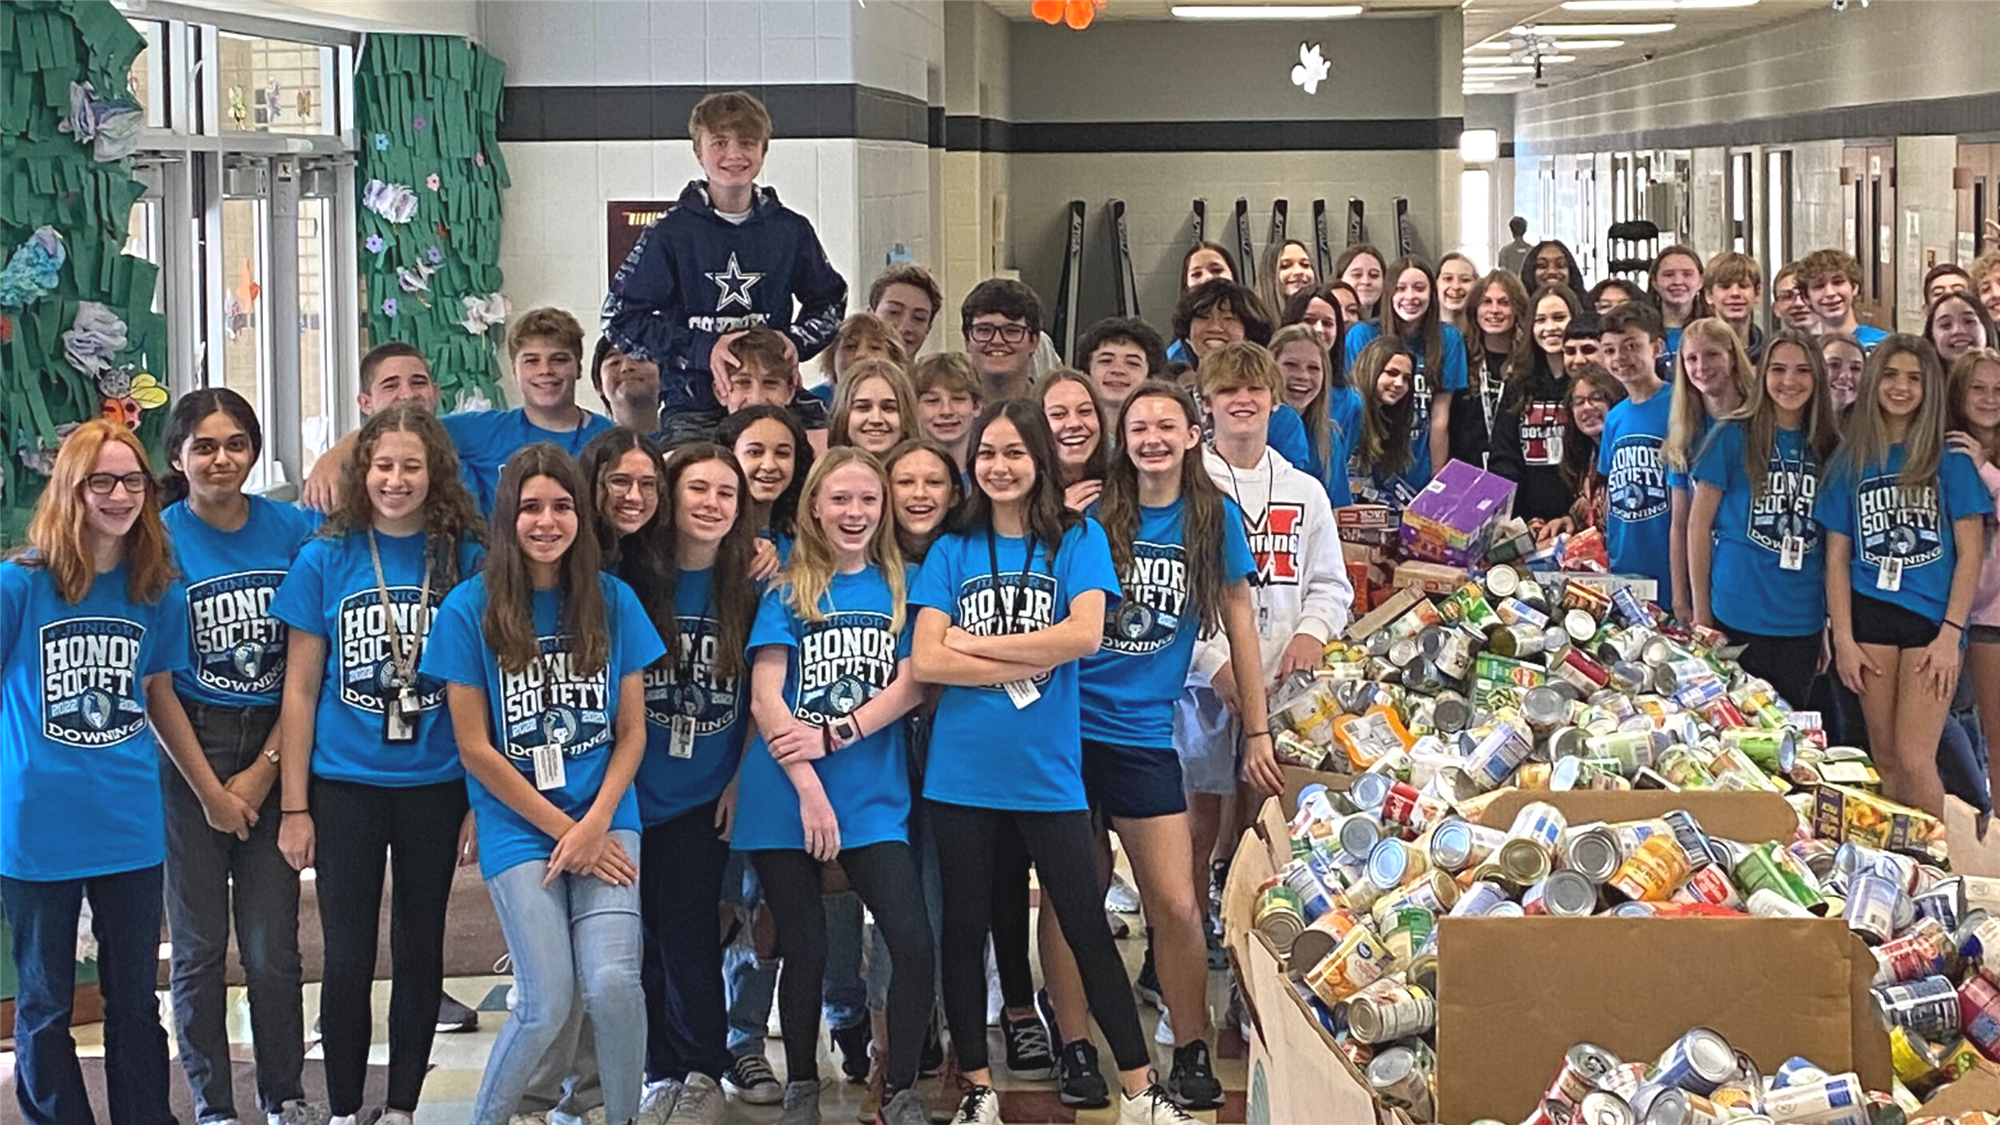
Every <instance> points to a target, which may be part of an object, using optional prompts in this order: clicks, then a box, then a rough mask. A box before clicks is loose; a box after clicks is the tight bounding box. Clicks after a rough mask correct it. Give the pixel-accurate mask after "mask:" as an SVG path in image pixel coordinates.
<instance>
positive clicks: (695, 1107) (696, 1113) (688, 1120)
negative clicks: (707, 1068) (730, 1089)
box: [667, 1074, 729, 1125]
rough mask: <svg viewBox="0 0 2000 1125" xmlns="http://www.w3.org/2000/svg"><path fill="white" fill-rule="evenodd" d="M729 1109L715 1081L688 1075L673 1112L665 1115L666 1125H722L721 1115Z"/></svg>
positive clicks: (726, 1097) (676, 1099) (707, 1077)
mask: <svg viewBox="0 0 2000 1125" xmlns="http://www.w3.org/2000/svg"><path fill="white" fill-rule="evenodd" d="M728 1108H729V1096H728V1095H727V1094H724V1093H723V1092H722V1087H721V1086H720V1085H717V1084H716V1081H715V1079H713V1078H710V1077H709V1076H708V1075H706V1074H690V1075H688V1076H687V1081H686V1082H683V1083H682V1084H681V1096H680V1097H678V1098H675V1099H674V1111H673V1112H672V1113H670V1114H668V1115H667V1125H722V1114H723V1112H724V1111H725V1110H727V1109H728Z"/></svg>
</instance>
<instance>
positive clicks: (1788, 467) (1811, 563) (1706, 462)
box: [1693, 422, 1826, 637]
mask: <svg viewBox="0 0 2000 1125" xmlns="http://www.w3.org/2000/svg"><path fill="white" fill-rule="evenodd" d="M1743 441H1744V434H1743V426H1742V424H1741V423H1739V422H1724V423H1722V425H1721V426H1719V427H1717V429H1716V431H1715V434H1714V436H1713V437H1711V438H1710V439H1709V440H1708V445H1707V447H1706V448H1705V449H1703V450H1702V451H1701V456H1700V458H1699V459H1697V460H1696V461H1695V463H1694V472H1693V475H1694V479H1695V481H1696V482H1697V483H1699V484H1707V485H1713V486H1714V487H1716V488H1717V489H1719V490H1721V492H1722V503H1721V505H1720V506H1719V507H1718V508H1717V509H1716V512H1715V545H1714V547H1713V548H1712V549H1711V550H1710V552H1709V567H1708V601H1709V608H1710V609H1711V610H1712V611H1713V612H1714V614H1715V617H1716V619H1717V620H1718V621H1721V622H1723V623H1725V624H1727V625H1729V626H1733V627H1735V628H1738V629H1743V630H1746V631H1748V632H1751V633H1760V634H1763V635H1764V636H1771V637H1803V636H1807V635H1809V634H1816V633H1818V632H1819V631H1820V630H1821V629H1822V628H1824V627H1825V626H1826V552H1825V551H1823V550H1821V548H1820V540H1819V524H1818V523H1816V522H1814V521H1813V499H1814V497H1815V496H1816V495H1817V493H1818V492H1819V462H1818V460H1817V459H1816V458H1815V457H1814V456H1813V452H1812V448H1811V447H1810V446H1808V445H1807V444H1806V436H1805V434H1804V433H1802V432H1800V431H1798V430H1779V431H1778V432H1777V441H1776V448H1775V449H1773V450H1772V451H1771V456H1770V461H1769V465H1768V466H1767V468H1766V470H1765V474H1764V482H1763V483H1764V492H1763V495H1762V496H1759V497H1757V498H1756V500H1755V502H1754V503H1753V502H1752V499H1751V492H1752V488H1751V481H1750V479H1749V478H1748V477H1746V476H1745V475H1744V473H1743ZM1788 536H1797V537H1798V538H1799V540H1800V542H1801V543H1802V544H1803V545H1804V549H1805V553H1804V555H1803V556H1801V559H1800V563H1801V565H1800V567H1799V569H1797V570H1786V569H1784V568H1783V567H1781V566H1779V565H1778V563H1779V560H1780V558H1781V557H1782V552H1783V550H1784V544H1785V539H1786V537H1788Z"/></svg>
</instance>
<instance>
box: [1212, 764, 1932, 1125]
mask: <svg viewBox="0 0 2000 1125" xmlns="http://www.w3.org/2000/svg"><path fill="white" fill-rule="evenodd" d="M1336 776H1337V775H1336ZM1323 779H1324V775H1321V776H1318V777H1316V776H1314V775H1312V774H1311V773H1310V772H1309V771H1298V776H1289V775H1288V776H1287V778H1286V782H1287V789H1288V790H1289V794H1288V795H1290V796H1295V795H1296V793H1297V790H1298V788H1300V787H1303V786H1304V785H1305V784H1306V783H1307V782H1309V781H1311V780H1323ZM1538 798H1539V799H1542V800H1546V801H1548V802H1549V803H1551V804H1555V805H1556V806H1557V807H1558V808H1561V809H1562V810H1563V811H1564V814H1565V815H1566V816H1568V817H1570V818H1571V819H1572V820H1573V821H1575V822H1577V823H1582V822H1584V821H1588V820H1598V819H1603V820H1610V821H1618V820H1632V819H1642V818H1646V817H1651V816H1656V815H1658V814H1659V813H1660V812H1664V811H1666V810H1667V809H1670V808H1686V809H1687V810H1688V811H1689V812H1692V813H1694V814H1695V816H1696V817H1697V818H1698V819H1699V820H1701V822H1702V824H1703V826H1704V827H1706V828H1708V829H1709V830H1710V831H1711V832H1714V833H1716V834H1717V835H1723V836H1729V837H1731V838H1734V839H1741V840H1744V841H1746V842H1755V841H1759V840H1763V839H1779V840H1785V839H1790V838H1791V836H1792V834H1793V831H1794V827H1795V825H1796V823H1797V821H1796V818H1795V816H1794V815H1793V814H1792V813H1791V810H1790V808H1789V806H1787V805H1786V804H1785V803H1784V801H1783V799H1782V798H1779V797H1777V796H1776V795H1774V794H1769V793H1720V792H1683V793H1665V792H1647V791H1643V790H1639V791H1627V792H1577V793H1528V792H1517V793H1502V794H1498V795H1496V796H1495V798H1494V799H1493V800H1492V801H1491V802H1490V803H1489V807H1488V814H1487V816H1486V821H1487V823H1506V822H1509V821H1511V820H1512V818H1513V814H1514V812H1516V811H1518V809H1519V807H1520V805H1521V804H1525V803H1526V802H1528V801H1531V800H1535V799H1538ZM1279 802H1280V799H1279V798H1273V799H1271V800H1269V801H1266V802H1265V803H1264V805H1263V807H1262V808H1261V809H1260V810H1259V814H1258V819H1257V823H1256V825H1255V826H1254V827H1253V828H1252V830H1250V831H1248V832H1246V833H1245V834H1244V837H1243V843H1242V845H1241V846H1240V847H1239V849H1238V857H1237V862H1236V864H1235V865H1234V866H1233V867H1232V868H1231V871H1230V878H1229V884H1228V886H1227V887H1226V888H1225V892H1224V901H1223V923H1224V929H1225V935H1226V942H1227V944H1228V946H1229V949H1230V953H1231V956H1232V958H1234V959H1235V960H1236V963H1237V965H1238V968H1239V972H1245V971H1246V970H1248V971H1249V972H1250V973H1253V974H1258V975H1261V976H1262V978H1263V979H1261V980H1253V978H1252V976H1249V975H1246V976H1245V980H1246V988H1245V992H1246V994H1247V995H1248V996H1249V997H1250V1002H1251V1004H1252V1010H1253V1013H1257V1014H1258V1019H1259V1021H1260V1022H1259V1026H1260V1029H1267V1030H1262V1031H1260V1034H1261V1035H1262V1036H1263V1037H1264V1038H1265V1039H1266V1040H1267V1046H1266V1049H1267V1051H1268V1052H1269V1054H1268V1057H1269V1058H1270V1059H1271V1061H1272V1068H1271V1070H1270V1071H1269V1072H1267V1075H1266V1078H1267V1081H1269V1082H1273V1083H1279V1084H1283V1083H1286V1082H1289V1081H1314V1082H1322V1083H1326V1085H1325V1087H1324V1088H1316V1089H1315V1090H1314V1093H1313V1096H1314V1097H1317V1098H1319V1099H1321V1100H1320V1101H1317V1102H1308V1103H1306V1104H1308V1105H1315V1106H1321V1107H1331V1106H1333V1105H1336V1104H1341V1103H1340V1102H1338V1101H1337V1100H1336V1099H1337V1098H1338V1097H1340V1096H1341V1095H1342V1094H1344V1093H1345V1091H1344V1090H1343V1089H1342V1088H1341V1086H1340V1083H1339V1081H1337V1080H1339V1079H1345V1080H1346V1081H1348V1082H1351V1083H1352V1084H1354V1086H1355V1087H1356V1089H1357V1090H1358V1091H1359V1092H1361V1093H1364V1094H1365V1093H1366V1092H1367V1085H1366V1081H1365V1079H1364V1078H1363V1077H1362V1076H1361V1075H1360V1074H1359V1072H1358V1071H1355V1070H1354V1068H1353V1067H1352V1065H1351V1064H1349V1063H1348V1062H1347V1060H1346V1057H1345V1056H1344V1055H1341V1054H1340V1052H1339V1051H1338V1049H1337V1048H1336V1047H1335V1046H1334V1044H1333V1042H1332V1040H1331V1038H1330V1037H1325V1036H1324V1035H1323V1034H1322V1033H1320V1032H1319V1031H1318V1030H1317V1028H1318V1022H1317V1020H1316V1019H1313V1018H1312V1017H1311V1016H1310V1015H1308V1014H1305V1013H1304V1009H1303V1007H1302V1006H1301V1005H1300V1004H1299V1002H1298V1001H1297V999H1296V996H1295V995H1294V994H1293V992H1292V990H1291V987H1290V984H1289V982H1288V981H1286V980H1285V979H1284V978H1283V977H1282V975H1280V972H1279V967H1278V960H1277V957H1276V954H1275V953H1274V952H1273V951H1272V950H1271V949H1270V947H1269V944H1268V942H1267V941H1266V940H1265V939H1264V938H1263V936H1262V935H1261V934H1258V933H1256V932H1255V930H1254V928H1253V927H1252V924H1251V923H1252V921H1253V920H1254V916H1255V912H1256V888H1257V887H1258V885H1260V884H1261V883H1262V882H1263V881H1264V880H1265V879H1267V878H1269V877H1270V875H1271V874H1272V873H1273V872H1275V871H1276V870H1277V868H1278V866H1280V865H1281V864H1282V863H1283V862H1284V860H1286V859H1288V858H1289V855H1290V845H1289V838H1288V837H1287V835H1286V828H1287V826H1286V819H1287V818H1286V815H1285V814H1286V811H1287V810H1288V809H1289V808H1290V807H1291V806H1290V805H1289V804H1287V805H1284V806H1282V807H1281V805H1280V803H1279ZM1503 802H1504V803H1503ZM1475 926H1477V927H1482V928H1481V929H1473V928H1472V927H1475ZM1438 954H1439V961H1438V1059H1439V1073H1438V1111H1439V1114H1440V1116H1439V1120H1440V1121H1443V1122H1446V1123H1448V1125H1466V1123H1467V1122H1470V1121H1475V1120H1478V1119H1479V1118H1482V1117H1491V1118H1494V1119H1497V1120H1502V1121H1518V1120H1520V1119H1521V1118H1522V1117H1524V1116H1525V1115H1526V1114H1528V1113H1529V1112H1530V1111H1531V1110H1532V1108H1533V1107H1534V1105H1535V1104H1536V1099H1537V1098H1539V1096H1540V1095H1541V1093H1542V1092H1543V1090H1544V1089H1545V1088H1546V1087H1547V1085H1548V1082H1549V1080H1550V1079H1551V1078H1552V1077H1553V1076H1554V1075H1555V1073H1556V1070H1557V1068H1558V1067H1559V1066H1560V1065H1561V1061H1562V1057H1563V1053H1564V1052H1565V1051H1567V1050H1568V1049H1569V1048H1570V1047H1571V1046H1573V1045H1574V1044H1576V1043H1577V1042H1579V1041H1589V1042H1594V1043H1597V1044H1599V1045H1601V1046H1604V1047H1606V1048H1607V1049H1609V1050H1611V1051H1613V1052H1615V1053H1617V1054H1619V1055H1620V1056H1621V1057H1624V1058H1629V1059H1634V1060H1637V1059H1647V1060H1650V1059H1652V1058H1654V1057H1657V1056H1658V1054H1659V1053H1660V1052H1661V1051H1662V1050H1664V1049H1665V1048H1666V1046H1667V1044H1669V1043H1671V1042H1672V1041H1673V1040H1675V1039H1676V1038H1678V1037H1679V1036H1680V1035H1681V1034H1682V1033H1684V1032H1685V1031H1687V1029H1689V1028H1690V1027H1696V1026H1710V1027H1714V1028H1715V1029H1716V1030H1717V1031H1720V1032H1721V1033H1722V1034H1723V1035H1724V1036H1725V1037H1727V1038H1728V1039H1729V1040H1730V1041H1731V1042H1732V1043H1733V1044H1735V1045H1736V1046H1737V1047H1739V1048H1741V1049H1743V1050H1745V1051H1748V1052H1750V1053H1751V1055H1752V1056H1753V1057H1755V1058H1756V1059H1757V1061H1758V1062H1759V1064H1761V1065H1762V1066H1763V1067H1764V1068H1765V1069H1766V1071H1767V1072H1768V1071H1770V1070H1772V1069H1775V1068H1776V1067H1777V1065H1778V1064H1779V1063H1781V1062H1783V1061H1784V1060H1785V1059H1787V1058H1789V1057H1791V1056H1792V1055H1794V1054H1799V1055H1804V1056H1806V1057H1807V1058H1811V1059H1813V1060H1814V1061H1815V1062H1818V1063H1819V1064H1820V1065H1822V1066H1824V1067H1826V1068H1828V1069H1829V1070H1831V1071H1834V1072H1836V1073H1837V1072H1839V1071H1845V1070H1853V1071H1856V1072H1857V1073H1859V1074H1860V1076H1861V1078H1862V1080H1863V1082H1864V1083H1865V1084H1867V1085H1868V1087H1869V1088H1870V1089H1887V1088H1888V1084H1889V1081H1890V1078H1891V1069H1890V1065H1889V1047H1888V1039H1887V1037H1886V1035H1884V1033H1883V1032H1882V1030H1881V1028H1880V1025H1879V1024H1877V1023H1876V1022H1875V1018H1874V1014H1873V1010H1872V1008H1871V1006H1870V1003H1869V999H1868V985H1869V983H1870V981H1871V979H1872V978H1873V975H1874V972H1875V959H1874V955H1873V953H1872V952H1871V951H1870V950H1869V949H1868V948H1867V947H1866V946H1865V945H1863V944H1862V943H1861V942H1860V941H1859V939H1857V938H1855V937H1854V936H1853V935H1852V934H1851V933H1850V931H1849V930H1848V929H1847V926H1846V924H1845V923H1843V922H1841V921H1840V920H1839V919H1828V918H1813V919H1773V918H1679V919H1672V920H1661V919H1653V918H1608V917H1606V918H1447V919H1442V920H1441V921H1440V930H1439V944H1438ZM1292 1008H1297V1009H1299V1011H1300V1016H1299V1018H1300V1019H1303V1020H1306V1021H1307V1023H1306V1026H1305V1028H1304V1029H1301V1028H1299V1027H1297V1026H1296V1025H1290V1026H1288V1025H1287V1024H1286V1023H1285V1022H1284V1021H1286V1020H1288V1019H1290V1018H1291V1017H1290V1015H1289V1014H1288V1013H1287V1009H1292ZM1301 1030H1312V1031H1313V1039H1317V1040H1319V1043H1320V1046H1319V1050H1318V1053H1317V1054H1314V1053H1313V1052H1311V1051H1308V1050H1306V1046H1307V1045H1310V1043H1311V1042H1312V1039H1304V1037H1303V1036H1302V1035H1300V1034H1298V1033H1299V1032H1300V1031H1301ZM1302 1040H1303V1043H1302V1042H1301V1041H1302ZM1278 1043H1283V1044H1284V1047H1283V1048H1282V1051H1281V1050H1280V1048H1279V1047H1278V1046H1276V1044H1278ZM1305 1056H1310V1057H1305ZM1961 1081H1963V1080H1961ZM1286 1096H1289V1091H1288V1093H1287V1095H1286ZM1271 1097H1272V1099H1273V1101H1272V1104H1273V1105H1274V1107H1275V1106H1277V1105H1280V1104H1283V1105H1295V1104H1298V1103H1293V1102H1290V1101H1285V1102H1282V1103H1280V1102H1279V1101H1277V1098H1278V1095H1276V1094H1273V1095H1271ZM1269 1120H1271V1121H1273V1122H1277V1121H1301V1122H1304V1121H1340V1122H1346V1121H1367V1120H1369V1118H1368V1117H1367V1116H1366V1115H1362V1114H1357V1115H1356V1116H1352V1117H1348V1116H1333V1115H1329V1113H1328V1112H1326V1111H1324V1110H1322V1111H1321V1112H1318V1113H1315V1114H1309V1115H1305V1116H1283V1115H1279V1114H1277V1113H1274V1114H1273V1116H1271V1117H1270V1118H1269Z"/></svg>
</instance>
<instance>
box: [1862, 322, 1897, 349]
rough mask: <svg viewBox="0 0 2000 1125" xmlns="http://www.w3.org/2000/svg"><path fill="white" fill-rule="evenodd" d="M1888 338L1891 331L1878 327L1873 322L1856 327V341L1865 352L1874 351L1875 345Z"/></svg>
mask: <svg viewBox="0 0 2000 1125" xmlns="http://www.w3.org/2000/svg"><path fill="white" fill-rule="evenodd" d="M1888 338H1889V333H1888V331H1887V330H1886V329H1881V328H1877V327H1875V326H1874V325H1872V324H1862V325H1857V326H1856V327H1855V329H1854V342H1855V343H1857V344H1860V345H1861V350H1862V351H1863V352H1872V351H1874V350H1875V345H1877V344H1879V343H1881V342H1882V341H1884V340H1886V339H1888Z"/></svg>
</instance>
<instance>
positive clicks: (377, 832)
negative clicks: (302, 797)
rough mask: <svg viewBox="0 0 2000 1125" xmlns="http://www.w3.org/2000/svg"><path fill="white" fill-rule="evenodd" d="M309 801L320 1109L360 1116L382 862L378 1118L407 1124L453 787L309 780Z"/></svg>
mask: <svg viewBox="0 0 2000 1125" xmlns="http://www.w3.org/2000/svg"><path fill="white" fill-rule="evenodd" d="M312 798H313V827H314V829H315V831H316V834H317V837H318V839H317V849H318V855H317V858H316V860H315V862H314V865H313V866H314V867H315V868H316V871H317V874H316V876H315V881H314V886H315V888H316V893H317V894H318V895H319V922H320V931H321V934H322V936H323V937H324V938H325V941H326V970H325V974H326V975H325V980H324V983H322V984H321V986H320V1001H319V1010H320V1024H321V1035H322V1045H323V1047H324V1049H325V1058H326V1093H327V1102H328V1105H329V1108H330V1109H331V1110H332V1111H333V1115H334V1116H335V1117H339V1116H342V1115H344V1114H350V1113H359V1112H360V1111H361V1089H362V1085H363V1083H364V1082H365V1081H366V1079H367V1077H368V1041H369V1039H370V1037H371V1029H372V1027H373V1025H374V1017H373V1015H372V1012H371V1007H370V1004H369V992H370V991H371V990H372V989H373V987H374V980H375V948H376V930H377V926H378V923H379V921H380V919H381V915H382V867H383V862H384V860H385V859H386V860H387V862H388V865H389V867H390V869H391V872H392V875H393V881H392V883H391V886H390V894H391V897H392V903H391V906H390V910H389V966H390V967H389V980H390V982H391V983H390V988H389V1096H388V1107H389V1108H390V1109H400V1110H402V1111H404V1112H406V1113H410V1112H414V1111H415V1110H416V1108H417V1096H418V1095H419V1094H421V1093H422V1092H423V1088H424V1072H425V1071H427V1070H429V1069H430V1065H431V1041H432V1040H433V1039H434V1038H436V1036H437V1011H438V1001H439V999H440V998H442V997H443V995H444V919H445V904H446V902H447V901H448V900H449V899H450V897H451V877H452V870H453V868H454V867H456V866H457V862H458V860H457V857H458V829H459V826H460V825H461V824H463V823H464V821H465V809H466V796H465V782H463V781H443V782H439V783H438V784H436V785H415V786H410V787H408V788H393V787H389V786H380V785H360V784H356V783H354V782H347V781H329V780H327V779H326V778H323V777H316V778H314V779H313V785H312Z"/></svg>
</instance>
